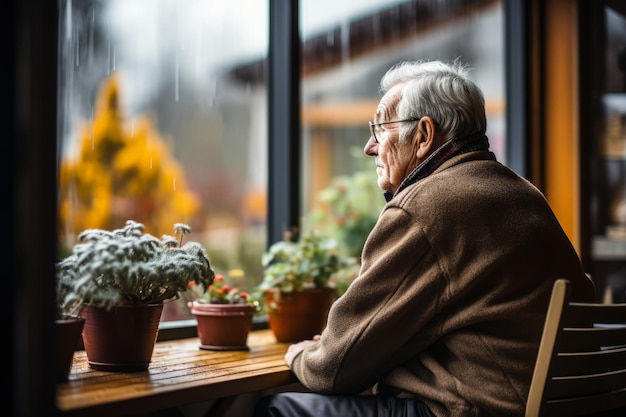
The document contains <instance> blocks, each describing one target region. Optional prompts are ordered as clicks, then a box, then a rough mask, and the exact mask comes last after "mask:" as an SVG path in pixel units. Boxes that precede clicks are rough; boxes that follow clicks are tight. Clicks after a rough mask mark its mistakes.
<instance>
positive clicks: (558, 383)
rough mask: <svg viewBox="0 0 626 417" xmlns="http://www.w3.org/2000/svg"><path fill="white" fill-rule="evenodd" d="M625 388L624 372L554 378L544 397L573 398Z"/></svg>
mask: <svg viewBox="0 0 626 417" xmlns="http://www.w3.org/2000/svg"><path fill="white" fill-rule="evenodd" d="M623 387H626V370H624V369H621V370H619V371H612V372H603V373H597V374H590V375H584V376H563V377H554V378H552V380H551V381H550V383H549V384H548V386H547V387H546V390H545V392H544V394H543V395H544V397H546V398H548V399H550V400H554V399H562V398H566V397H573V396H591V395H598V394H603V393H607V392H610V391H619V390H620V389H622V388H623Z"/></svg>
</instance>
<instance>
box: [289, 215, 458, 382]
mask: <svg viewBox="0 0 626 417" xmlns="http://www.w3.org/2000/svg"><path fill="white" fill-rule="evenodd" d="M362 259H363V263H362V266H361V270H360V272H359V276H358V277H357V278H356V279H355V280H354V282H353V283H352V284H351V285H350V287H349V288H348V290H347V291H346V293H345V294H344V295H343V296H342V297H341V298H340V299H338V300H337V301H336V302H335V304H334V305H333V306H332V308H331V311H330V313H329V318H328V324H327V327H326V329H325V330H324V331H323V333H322V337H321V339H320V341H319V342H318V343H317V344H315V345H313V346H310V347H308V348H306V349H305V350H304V351H303V352H301V353H300V354H299V355H298V356H297V357H296V358H295V359H294V361H293V363H292V370H293V372H294V373H295V375H296V376H297V377H298V379H299V380H300V381H301V382H302V383H303V385H304V386H306V387H307V388H309V389H310V390H312V391H315V392H322V393H358V392H361V391H363V390H365V389H367V388H369V387H371V386H372V385H373V384H375V383H376V382H377V381H378V380H379V379H380V378H381V377H382V376H383V375H385V374H386V373H387V372H389V371H390V370H391V369H393V368H395V367H397V366H398V365H400V364H402V363H403V362H406V361H407V359H409V358H410V357H412V356H414V355H415V354H416V353H418V352H419V351H421V350H423V349H424V348H425V347H427V346H429V344H431V343H432V342H433V341H434V340H435V339H436V336H437V333H438V330H437V329H438V327H439V326H438V325H437V323H436V322H435V317H436V314H437V311H438V310H439V308H440V304H441V303H445V298H446V297H447V295H446V294H445V293H442V292H443V291H446V290H445V288H447V286H446V280H447V277H446V274H445V272H444V271H442V269H441V266H440V263H439V262H438V260H437V259H438V257H437V254H436V253H435V250H433V249H432V248H431V246H430V245H429V242H428V239H427V237H426V236H424V234H423V232H422V229H421V228H420V226H419V225H418V224H416V222H415V221H414V220H413V219H412V218H411V216H409V214H408V213H406V212H405V211H404V210H402V209H400V208H397V207H387V208H386V209H385V210H384V211H383V212H382V213H381V216H380V218H379V220H378V222H377V224H376V226H375V227H374V229H373V230H372V232H371V234H370V236H369V237H368V240H367V242H366V244H365V247H364V249H363V256H362Z"/></svg>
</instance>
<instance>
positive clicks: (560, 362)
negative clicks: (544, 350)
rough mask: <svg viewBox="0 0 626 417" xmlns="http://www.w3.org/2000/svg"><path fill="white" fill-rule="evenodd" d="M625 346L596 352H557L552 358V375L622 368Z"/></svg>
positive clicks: (625, 353)
mask: <svg viewBox="0 0 626 417" xmlns="http://www.w3.org/2000/svg"><path fill="white" fill-rule="evenodd" d="M625 363H626V347H624V348H620V349H611V350H604V351H597V352H583V353H571V352H568V353H559V354H557V356H556V357H555V358H554V359H553V363H552V368H551V372H552V375H559V376H575V375H585V374H595V373H598V372H609V371H616V370H620V369H624V364H625Z"/></svg>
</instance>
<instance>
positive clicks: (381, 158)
mask: <svg viewBox="0 0 626 417" xmlns="http://www.w3.org/2000/svg"><path fill="white" fill-rule="evenodd" d="M400 92H401V86H400V85H396V86H395V87H393V88H392V89H391V90H389V91H388V92H387V94H385V95H384V96H383V97H382V98H381V100H380V103H379V104H378V108H377V110H376V115H375V116H374V120H373V122H374V123H382V122H391V121H394V120H398V115H397V114H396V110H395V108H396V103H397V102H398V100H399V99H400ZM406 123H418V122H406ZM401 124H402V123H390V124H385V125H382V126H379V127H377V128H376V139H377V141H378V143H376V141H375V140H374V138H373V137H370V139H369V141H368V142H367V144H366V145H365V148H364V150H363V151H364V152H365V154H366V155H369V156H373V157H374V158H375V163H376V175H378V187H380V189H381V190H383V191H390V192H391V193H395V192H396V190H397V189H398V187H399V186H400V183H401V182H402V180H404V179H405V178H406V177H407V176H408V175H409V174H410V173H411V171H413V169H415V167H417V165H418V164H419V162H420V161H419V159H418V158H417V146H416V143H415V141H414V140H412V139H413V138H405V140H404V141H402V142H400V141H399V132H400V126H401Z"/></svg>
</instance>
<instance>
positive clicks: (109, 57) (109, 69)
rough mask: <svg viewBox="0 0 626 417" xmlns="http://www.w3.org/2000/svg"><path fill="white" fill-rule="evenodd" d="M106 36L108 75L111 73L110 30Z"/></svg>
mask: <svg viewBox="0 0 626 417" xmlns="http://www.w3.org/2000/svg"><path fill="white" fill-rule="evenodd" d="M107 37H108V54H109V55H108V60H109V61H108V62H109V65H108V67H107V75H109V74H111V32H110V31H109V33H108V36H107Z"/></svg>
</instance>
